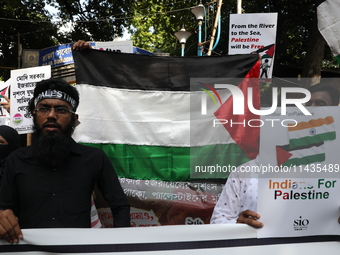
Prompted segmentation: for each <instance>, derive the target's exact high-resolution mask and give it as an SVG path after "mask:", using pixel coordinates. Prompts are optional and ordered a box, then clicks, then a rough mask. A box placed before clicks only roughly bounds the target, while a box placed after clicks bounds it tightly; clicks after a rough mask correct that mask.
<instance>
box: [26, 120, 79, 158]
mask: <svg viewBox="0 0 340 255" xmlns="http://www.w3.org/2000/svg"><path fill="white" fill-rule="evenodd" d="M33 122H34V133H33V134H32V154H33V157H34V158H36V159H38V160H39V161H40V162H41V163H43V164H47V165H56V164H57V163H60V162H62V161H63V160H64V159H65V158H66V157H67V155H68V154H69V152H70V145H71V141H72V138H71V136H72V133H73V125H72V122H71V123H70V124H69V125H68V126H66V127H65V129H64V130H62V132H61V133H47V134H43V133H42V129H41V128H40V127H39V126H38V125H37V123H36V120H35V118H33Z"/></svg>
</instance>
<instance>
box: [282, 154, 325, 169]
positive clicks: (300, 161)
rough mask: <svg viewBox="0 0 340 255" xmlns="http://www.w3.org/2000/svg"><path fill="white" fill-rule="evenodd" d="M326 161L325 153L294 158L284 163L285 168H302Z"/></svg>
mask: <svg viewBox="0 0 340 255" xmlns="http://www.w3.org/2000/svg"><path fill="white" fill-rule="evenodd" d="M325 159H326V155H325V153H320V154H315V155H309V156H306V157H302V158H293V159H289V160H288V161H286V162H284V163H283V164H282V165H283V166H300V165H308V164H311V163H315V162H323V161H325Z"/></svg>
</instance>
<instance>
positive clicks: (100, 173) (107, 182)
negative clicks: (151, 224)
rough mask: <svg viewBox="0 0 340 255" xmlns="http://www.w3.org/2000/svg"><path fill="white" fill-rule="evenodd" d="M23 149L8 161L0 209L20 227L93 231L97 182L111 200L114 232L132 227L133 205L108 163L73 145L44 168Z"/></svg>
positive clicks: (86, 148)
mask: <svg viewBox="0 0 340 255" xmlns="http://www.w3.org/2000/svg"><path fill="white" fill-rule="evenodd" d="M30 155H31V147H24V148H21V149H19V150H17V151H15V152H14V153H12V154H11V155H10V156H9V157H8V158H7V160H6V166H5V169H4V176H3V179H2V185H1V189H0V210H5V209H12V210H13V211H14V213H15V214H16V216H17V217H18V218H19V224H20V227H21V228H90V227H91V217H90V209H91V194H92V192H93V188H94V185H95V183H96V182H97V186H98V188H99V189H100V191H101V192H102V194H103V195H104V197H105V199H106V200H107V202H108V204H109V206H110V208H111V211H112V213H113V217H114V226H115V227H128V226H130V215H129V213H130V206H129V203H128V201H127V199H126V196H125V194H124V192H123V190H122V188H121V185H120V183H119V180H118V178H117V175H116V173H115V171H114V169H113V167H112V164H111V162H110V160H109V158H108V157H107V156H106V155H105V153H104V152H103V151H101V150H99V149H96V148H92V147H89V146H84V145H80V144H77V143H76V142H74V141H72V145H71V149H70V154H69V155H68V156H67V158H66V159H65V160H64V161H63V162H60V163H59V164H57V165H56V166H55V167H51V166H44V165H42V164H41V163H40V162H37V160H34V159H33V158H32V157H31V156H30Z"/></svg>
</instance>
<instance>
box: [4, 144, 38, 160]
mask: <svg viewBox="0 0 340 255" xmlns="http://www.w3.org/2000/svg"><path fill="white" fill-rule="evenodd" d="M31 150H32V148H31V146H25V147H21V148H19V149H16V150H15V151H13V152H12V153H11V154H10V155H9V156H8V157H7V159H11V158H27V157H29V156H30V155H31Z"/></svg>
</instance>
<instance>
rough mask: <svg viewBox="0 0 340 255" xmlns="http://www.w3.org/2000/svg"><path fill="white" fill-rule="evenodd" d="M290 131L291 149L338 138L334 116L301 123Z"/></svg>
mask: <svg viewBox="0 0 340 255" xmlns="http://www.w3.org/2000/svg"><path fill="white" fill-rule="evenodd" d="M288 131H289V132H288V137H289V148H291V149H292V148H295V147H299V146H310V145H312V144H316V143H320V142H324V141H330V140H334V139H335V137H336V133H335V125H334V119H333V117H332V116H328V117H326V118H319V119H314V120H310V121H308V122H300V123H298V124H297V125H296V126H295V127H293V126H291V127H288Z"/></svg>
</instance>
